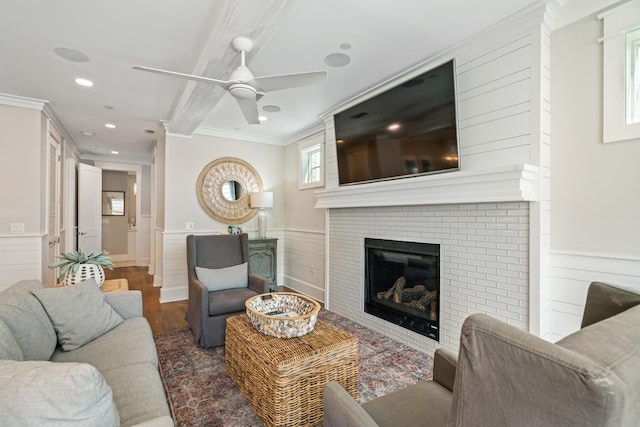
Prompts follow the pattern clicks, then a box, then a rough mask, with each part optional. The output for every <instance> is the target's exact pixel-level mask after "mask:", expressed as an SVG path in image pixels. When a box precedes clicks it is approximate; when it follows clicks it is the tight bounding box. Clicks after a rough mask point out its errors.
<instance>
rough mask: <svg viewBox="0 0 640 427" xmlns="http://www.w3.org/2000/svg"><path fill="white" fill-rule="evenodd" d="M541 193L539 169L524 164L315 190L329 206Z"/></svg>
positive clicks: (526, 197) (520, 197)
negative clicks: (539, 189) (539, 190)
mask: <svg viewBox="0 0 640 427" xmlns="http://www.w3.org/2000/svg"><path fill="white" fill-rule="evenodd" d="M538 194H539V192H538V168H537V167H536V166H532V165H529V164H521V165H514V166H508V167H502V168H498V169H490V170H482V171H457V172H450V173H442V174H436V175H426V176H420V177H416V178H406V179H396V180H390V181H380V182H371V183H367V184H360V185H350V186H344V187H338V188H330V189H325V190H319V191H316V192H315V196H316V204H315V207H316V208H325V209H328V208H350V207H372V206H416V205H440V204H452V203H486V202H510V201H537V200H538Z"/></svg>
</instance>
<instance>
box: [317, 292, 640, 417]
mask: <svg viewBox="0 0 640 427" xmlns="http://www.w3.org/2000/svg"><path fill="white" fill-rule="evenodd" d="M323 399H324V426H325V427H337V426H340V427H355V426H357V427H363V426H368V427H373V426H394V427H398V426H461V427H462V426H519V427H520V426H541V427H542V426H629V427H631V426H638V425H640V405H639V404H638V402H639V401H640V400H639V399H640V295H638V294H637V293H634V292H630V291H627V290H623V289H620V288H616V287H613V286H610V285H606V284H603V283H598V282H594V283H592V284H591V285H590V287H589V291H588V293H587V301H586V305H585V309H584V313H583V319H582V328H581V329H580V330H579V331H577V332H575V333H574V334H571V335H569V336H567V337H565V338H563V339H562V340H560V341H558V342H557V343H551V342H548V341H545V340H543V339H541V338H538V337H536V336H534V335H531V334H529V333H527V332H526V331H524V330H522V329H519V328H516V327H514V326H511V325H509V324H507V323H504V322H502V321H500V320H497V319H495V318H492V317H490V316H487V315H484V314H473V315H471V316H469V317H468V318H467V319H466V320H465V321H464V323H463V326H462V333H461V337H460V352H459V353H458V356H457V360H456V357H455V355H453V353H450V352H449V351H447V350H442V349H438V350H437V351H436V353H435V356H434V367H433V380H432V381H424V382H421V383H418V384H414V385H412V386H409V387H406V388H404V389H401V390H398V391H395V392H392V393H390V394H388V395H386V396H381V397H378V398H376V399H373V400H370V401H369V402H366V403H364V404H363V405H362V406H361V405H359V404H358V403H356V401H355V400H354V399H353V398H352V397H351V396H350V395H349V394H348V393H347V392H346V391H345V390H344V389H343V388H342V387H340V385H339V384H338V383H335V382H332V383H328V384H327V385H325V388H324V396H323Z"/></svg>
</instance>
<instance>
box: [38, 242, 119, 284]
mask: <svg viewBox="0 0 640 427" xmlns="http://www.w3.org/2000/svg"><path fill="white" fill-rule="evenodd" d="M107 255H108V253H107V252H105V251H100V252H91V253H90V254H89V255H87V254H86V253H85V252H84V251H82V250H77V251H73V252H65V253H63V254H62V255H60V256H58V257H56V258H59V259H61V260H62V261H60V262H56V263H53V264H51V265H49V268H60V272H59V273H58V279H60V278H61V277H62V276H64V285H65V286H74V285H77V284H78V283H80V282H82V281H83V280H87V279H89V278H94V279H95V281H96V283H98V286H102V284H103V283H104V268H103V267H106V268H108V269H109V270H112V269H113V267H112V266H113V263H112V262H111V258H110V257H108V256H107Z"/></svg>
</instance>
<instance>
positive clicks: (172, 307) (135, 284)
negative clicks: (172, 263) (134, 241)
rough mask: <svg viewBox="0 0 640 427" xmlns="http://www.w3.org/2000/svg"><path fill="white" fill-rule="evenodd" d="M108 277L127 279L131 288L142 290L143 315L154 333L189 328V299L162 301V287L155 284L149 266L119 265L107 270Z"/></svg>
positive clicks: (106, 275)
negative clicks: (185, 316) (162, 302)
mask: <svg viewBox="0 0 640 427" xmlns="http://www.w3.org/2000/svg"><path fill="white" fill-rule="evenodd" d="M105 277H106V279H127V281H128V282H129V289H132V290H133V289H136V290H139V291H141V292H142V307H143V315H144V317H146V318H147V320H148V321H149V325H151V330H152V331H153V334H154V335H155V334H161V333H164V332H171V331H176V330H180V329H186V328H188V325H187V321H186V320H184V315H185V313H186V311H187V301H177V302H167V303H164V304H161V303H160V288H156V287H154V286H153V276H151V275H149V269H148V268H147V267H118V268H114V269H113V270H105Z"/></svg>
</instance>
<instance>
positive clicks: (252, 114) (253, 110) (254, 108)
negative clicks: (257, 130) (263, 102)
mask: <svg viewBox="0 0 640 427" xmlns="http://www.w3.org/2000/svg"><path fill="white" fill-rule="evenodd" d="M236 101H238V105H239V106H240V109H241V110H242V114H244V118H245V119H247V123H249V124H250V125H259V124H260V119H259V118H258V103H257V102H256V100H255V98H236Z"/></svg>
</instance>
